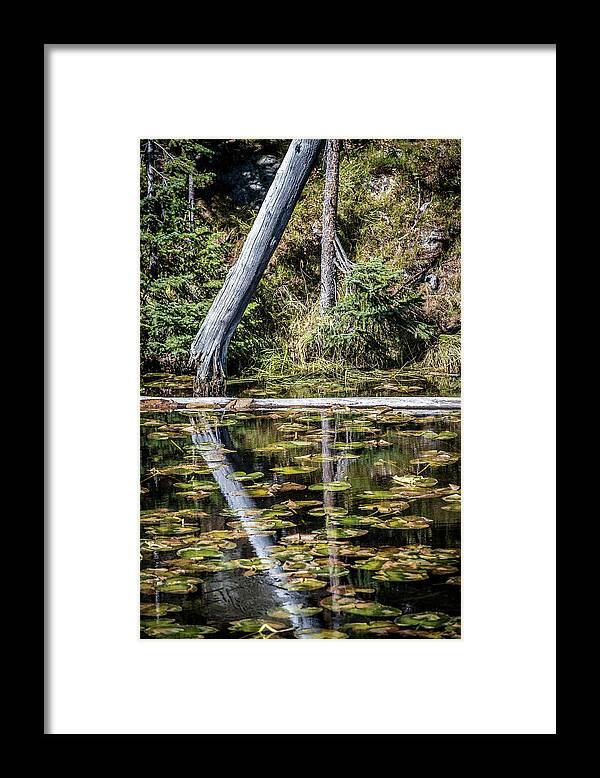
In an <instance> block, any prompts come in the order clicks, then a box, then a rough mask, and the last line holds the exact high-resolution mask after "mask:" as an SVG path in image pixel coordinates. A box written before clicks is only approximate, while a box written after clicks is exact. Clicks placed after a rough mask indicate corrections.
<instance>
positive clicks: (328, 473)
mask: <svg viewBox="0 0 600 778" xmlns="http://www.w3.org/2000/svg"><path fill="white" fill-rule="evenodd" d="M321 433H322V436H323V437H322V441H321V455H322V456H323V457H330V456H331V451H332V449H331V442H332V437H333V438H334V439H335V436H334V435H333V430H332V429H331V422H330V421H329V419H327V418H326V414H323V416H322V418H321ZM333 450H334V451H335V450H336V449H333ZM333 466H334V463H333V462H325V461H323V464H322V474H323V483H328V482H330V481H334V480H335V478H334V475H333V470H334V467H333ZM334 504H335V492H323V509H324V510H325V511H327V508H332V507H333V506H334ZM331 526H332V524H331V518H330V516H329V515H328V514H327V512H326V513H325V527H326V528H329V527H331ZM328 561H329V587H330V588H331V587H335V586H338V585H339V583H340V578H339V576H338V575H336V574H335V573H334V572H333V571H334V570H335V569H336V567H337V565H338V562H339V557H338V555H337V550H336V546H335V545H330V546H329V555H328ZM331 596H332V599H333V600H334V601H335V599H336V597H337V596H338V595H337V594H336V593H335V592H332V594H331ZM331 618H332V622H333V626H335V625H336V624H337V623H338V621H339V618H338V616H337V614H336V613H335V611H332V616H331Z"/></svg>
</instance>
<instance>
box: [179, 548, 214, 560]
mask: <svg viewBox="0 0 600 778" xmlns="http://www.w3.org/2000/svg"><path fill="white" fill-rule="evenodd" d="M177 556H180V557H183V558H184V559H222V558H223V554H222V553H221V552H220V551H219V549H218V548H216V547H214V546H195V547H192V548H182V549H180V550H179V551H178V552H177Z"/></svg>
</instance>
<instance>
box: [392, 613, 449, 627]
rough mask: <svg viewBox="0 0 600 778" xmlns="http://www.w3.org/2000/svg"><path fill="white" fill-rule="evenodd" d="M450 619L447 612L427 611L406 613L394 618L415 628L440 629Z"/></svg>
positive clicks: (403, 624) (402, 624) (404, 624)
mask: <svg viewBox="0 0 600 778" xmlns="http://www.w3.org/2000/svg"><path fill="white" fill-rule="evenodd" d="M449 620H450V616H448V615H447V614H446V613H438V612H435V611H427V612H425V613H405V614H404V615H403V616H398V618H396V619H394V621H395V622H396V624H400V625H401V626H404V627H412V628H413V629H439V628H440V627H443V626H444V624H446V623H447V622H448V621H449Z"/></svg>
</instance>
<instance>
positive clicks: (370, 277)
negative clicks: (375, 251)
mask: <svg viewBox="0 0 600 778" xmlns="http://www.w3.org/2000/svg"><path fill="white" fill-rule="evenodd" d="M401 280H402V275H401V273H400V272H399V271H398V270H393V269H392V268H390V267H389V266H388V265H387V264H386V263H385V262H384V261H383V260H382V259H381V258H380V257H373V258H371V259H369V260H367V261H365V262H361V263H359V264H357V265H355V267H354V269H353V272H352V274H351V275H350V276H349V277H348V279H347V282H346V283H347V287H346V294H345V296H343V297H342V299H341V300H340V301H339V302H338V303H337V304H336V305H335V306H334V307H333V308H332V309H331V310H330V311H328V312H327V313H326V314H325V315H324V316H322V317H319V318H317V320H316V322H315V324H314V326H313V327H312V328H310V329H309V330H308V331H307V332H306V333H305V334H304V336H303V338H302V341H301V344H300V349H301V350H302V351H303V355H302V356H303V357H304V361H311V360H312V359H327V360H331V361H332V362H334V363H337V364H343V365H346V366H348V367H361V368H373V367H381V366H390V367H394V366H400V365H402V364H405V363H406V362H408V361H409V360H411V359H414V358H416V357H417V356H418V355H419V353H420V351H422V350H423V346H424V345H425V344H426V343H427V342H428V341H429V340H431V338H432V337H433V335H434V332H435V330H434V328H433V327H432V326H431V325H429V324H427V323H426V322H424V321H422V320H421V302H422V299H421V297H420V296H419V295H415V294H408V295H407V294H406V293H404V292H403V290H402V289H401V288H400V286H401Z"/></svg>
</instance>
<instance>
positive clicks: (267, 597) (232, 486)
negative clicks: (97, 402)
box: [192, 418, 302, 628]
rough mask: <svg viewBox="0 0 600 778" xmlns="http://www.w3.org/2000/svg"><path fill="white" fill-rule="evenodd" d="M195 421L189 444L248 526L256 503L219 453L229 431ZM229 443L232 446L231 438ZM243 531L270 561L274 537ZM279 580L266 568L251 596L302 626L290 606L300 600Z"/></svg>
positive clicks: (257, 553) (258, 552)
mask: <svg viewBox="0 0 600 778" xmlns="http://www.w3.org/2000/svg"><path fill="white" fill-rule="evenodd" d="M194 423H195V425H196V426H197V427H198V428H199V430H201V431H200V432H197V433H194V434H193V435H192V443H193V444H194V445H195V446H199V452H200V456H201V457H202V459H203V460H204V461H205V462H206V464H207V466H208V467H209V468H210V469H211V470H212V475H213V478H214V479H215V481H216V482H217V484H218V485H219V489H220V490H221V494H222V495H223V497H224V499H225V502H226V503H227V507H228V508H229V510H231V511H235V513H236V519H237V520H238V521H240V522H241V523H242V525H244V524H246V525H247V524H248V523H249V522H252V520H253V519H255V518H256V508H257V506H256V502H255V501H254V500H253V499H252V498H251V497H249V496H248V494H247V493H246V491H245V489H244V485H243V484H242V483H241V481H239V480H238V479H237V478H236V477H235V475H234V473H235V472H236V470H235V468H234V466H233V464H232V463H231V462H230V460H229V457H228V455H227V454H223V453H221V449H222V448H224V447H225V448H227V447H228V446H227V445H224V444H223V441H222V440H221V438H225V437H227V438H229V433H228V432H227V430H226V428H217V429H214V428H213V427H211V426H210V423H209V422H208V421H207V420H206V418H199V419H196V420H195V421H194ZM207 443H208V444H211V445H210V446H209V447H206V445H203V444H207ZM228 443H229V445H231V440H230V439H229V441H228ZM246 532H247V537H248V541H249V543H250V545H251V546H252V549H253V551H254V556H256V557H259V558H261V559H267V560H270V559H271V555H270V553H269V550H268V549H269V546H272V545H273V538H272V537H270V536H268V535H258V534H256V532H253V531H252V529H248V530H247V531H246ZM278 583H279V581H278V580H277V579H276V578H274V577H273V571H272V570H266V571H265V573H264V574H263V575H261V576H256V577H255V578H253V579H252V586H251V588H252V589H253V592H252V597H254V598H256V599H257V600H258V601H260V602H261V603H262V604H263V606H265V605H269V606H270V608H275V607H277V606H279V607H282V608H284V609H285V611H286V612H287V613H288V614H289V618H290V621H291V623H292V625H293V626H294V627H296V628H299V627H301V626H302V625H301V619H299V618H297V617H296V615H295V614H294V612H293V607H292V606H294V605H299V604H300V601H299V600H298V598H295V597H294V595H293V593H292V592H287V591H285V590H284V589H281V588H280V587H279V586H278ZM245 585H246V586H248V579H246V581H245ZM206 595H207V596H206V599H205V602H206V605H207V606H209V605H210V602H209V595H210V590H209V589H206ZM247 598H248V593H247V592H246V593H245V599H247ZM218 607H219V606H218V603H214V604H213V610H214V613H216V611H217V610H218Z"/></svg>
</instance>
